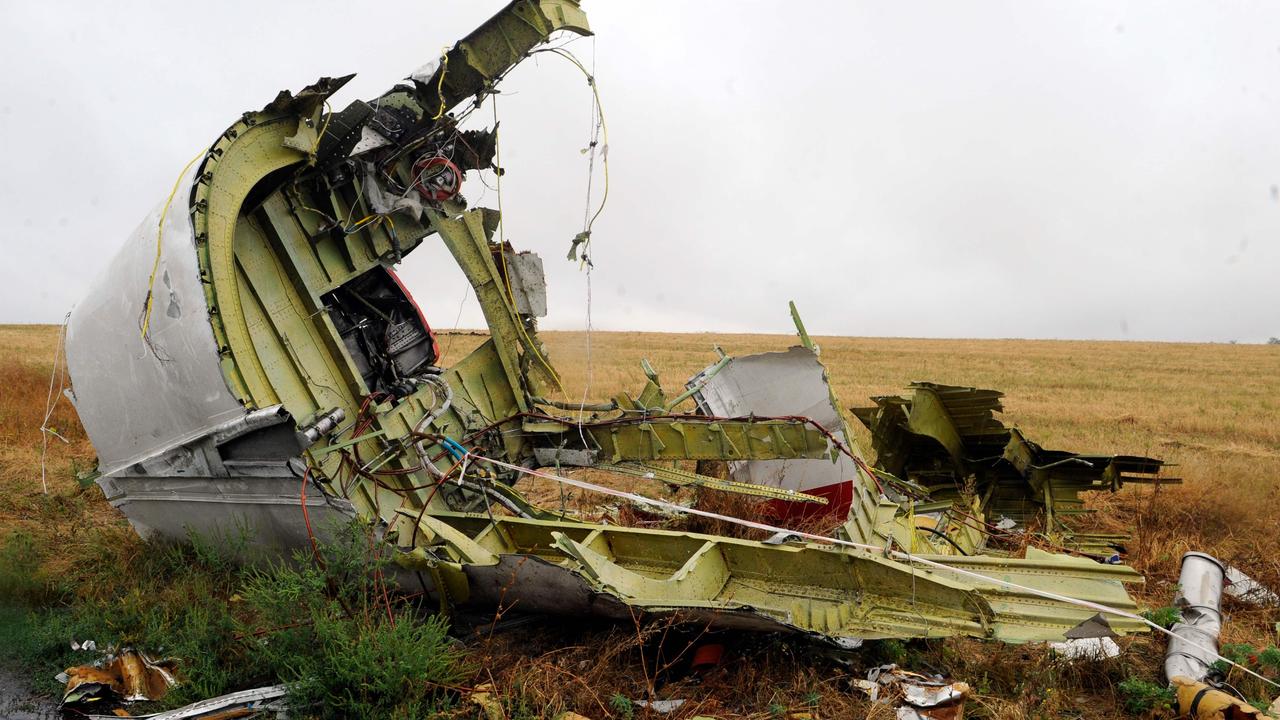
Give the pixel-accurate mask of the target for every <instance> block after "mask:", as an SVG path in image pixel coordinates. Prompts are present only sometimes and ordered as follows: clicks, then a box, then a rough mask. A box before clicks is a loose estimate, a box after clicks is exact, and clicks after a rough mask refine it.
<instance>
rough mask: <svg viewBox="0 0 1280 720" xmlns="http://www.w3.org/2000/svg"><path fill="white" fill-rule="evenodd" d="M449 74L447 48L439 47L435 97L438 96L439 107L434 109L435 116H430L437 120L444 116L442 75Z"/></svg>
mask: <svg viewBox="0 0 1280 720" xmlns="http://www.w3.org/2000/svg"><path fill="white" fill-rule="evenodd" d="M448 74H449V48H447V47H444V48H441V49H440V80H439V81H437V82H436V97H438V98H440V109H439V110H437V111H436V116H435V117H433V118H431V119H432V120H433V121H434V120H439V119H440V118H442V117H444V76H445V75H448Z"/></svg>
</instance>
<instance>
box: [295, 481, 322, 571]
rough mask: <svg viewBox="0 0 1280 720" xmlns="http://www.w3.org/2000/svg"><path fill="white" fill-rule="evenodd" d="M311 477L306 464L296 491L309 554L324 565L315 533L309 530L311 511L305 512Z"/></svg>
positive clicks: (319, 563)
mask: <svg viewBox="0 0 1280 720" xmlns="http://www.w3.org/2000/svg"><path fill="white" fill-rule="evenodd" d="M310 479H311V468H310V467H309V466H308V467H307V470H306V472H304V473H302V487H301V489H300V490H299V492H298V497H299V499H300V501H301V502H302V522H303V523H305V524H306V526H307V539H308V540H310V541H311V556H312V557H313V558H315V561H316V563H317V564H318V565H320V566H321V567H324V560H323V559H321V558H320V546H319V545H317V544H316V535H315V533H313V532H312V531H311V513H309V512H307V481H308V480H310Z"/></svg>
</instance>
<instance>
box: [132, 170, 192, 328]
mask: <svg viewBox="0 0 1280 720" xmlns="http://www.w3.org/2000/svg"><path fill="white" fill-rule="evenodd" d="M207 152H208V151H207V150H201V151H200V152H199V153H197V154H196V156H195V157H193V158H191V160H190V162H188V163H187V164H186V165H184V166H183V168H182V172H180V173H178V179H177V180H174V181H173V189H172V190H170V191H169V198H168V199H167V200H165V201H164V209H162V210H161V211H160V222H159V223H158V224H157V225H156V259H155V262H153V263H152V264H151V277H150V278H148V279H147V303H146V306H145V307H144V308H143V310H142V338H143V339H144V340H145V339H146V337H147V329H148V328H149V327H151V305H152V302H151V299H152V290H154V289H155V286H156V271H158V270H159V269H160V252H161V247H162V245H161V241H162V240H163V239H164V218H165V216H166V215H168V214H169V204H170V203H172V202H173V196H174V195H177V194H178V186H179V185H181V184H182V178H183V177H184V176H185V175H186V174H187V171H188V170H190V169H191V166H192V165H194V164H195V162H196V161H197V160H199V159H200V158H202V157H204V156H205V153H207Z"/></svg>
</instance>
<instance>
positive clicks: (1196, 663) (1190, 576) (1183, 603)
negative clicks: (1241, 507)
mask: <svg viewBox="0 0 1280 720" xmlns="http://www.w3.org/2000/svg"><path fill="white" fill-rule="evenodd" d="M1225 578H1226V568H1224V567H1223V565H1222V563H1220V562H1218V560H1217V558H1215V557H1213V556H1211V555H1206V554H1205V553H1201V552H1189V553H1187V554H1185V555H1183V556H1182V572H1181V574H1180V575H1179V577H1178V594H1177V597H1175V598H1174V600H1173V605H1174V607H1176V608H1178V609H1179V610H1181V611H1182V619H1181V620H1180V621H1178V622H1177V623H1175V624H1174V626H1173V627H1172V628H1170V630H1171V631H1172V635H1171V636H1170V638H1169V647H1168V649H1167V650H1166V651H1165V656H1164V674H1165V677H1166V678H1168V679H1169V682H1171V683H1172V682H1174V681H1175V680H1176V679H1177V678H1184V679H1185V680H1188V681H1191V682H1201V681H1203V680H1204V679H1205V678H1206V677H1208V676H1209V674H1210V671H1211V670H1212V667H1213V663H1214V661H1215V660H1217V659H1218V636H1219V635H1221V634H1222V587H1223V582H1224V580H1225Z"/></svg>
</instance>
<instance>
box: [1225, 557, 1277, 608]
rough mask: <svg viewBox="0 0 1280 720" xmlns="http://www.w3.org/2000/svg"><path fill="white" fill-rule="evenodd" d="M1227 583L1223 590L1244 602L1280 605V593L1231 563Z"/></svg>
mask: <svg viewBox="0 0 1280 720" xmlns="http://www.w3.org/2000/svg"><path fill="white" fill-rule="evenodd" d="M1226 583H1227V584H1226V585H1224V586H1223V588H1222V592H1224V593H1226V594H1227V595H1230V596H1231V597H1233V598H1235V599H1237V600H1239V601H1240V602H1242V603H1248V604H1249V605H1257V606H1260V607H1277V606H1280V595H1277V594H1276V593H1275V592H1274V591H1272V590H1271V588H1269V587H1267V586H1265V585H1263V584H1262V583H1260V582H1258V581H1257V580H1254V579H1253V578H1251V577H1249V576H1248V575H1246V574H1244V572H1242V571H1241V570H1240V569H1238V568H1235V567H1232V566H1230V565H1228V566H1227V567H1226Z"/></svg>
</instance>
